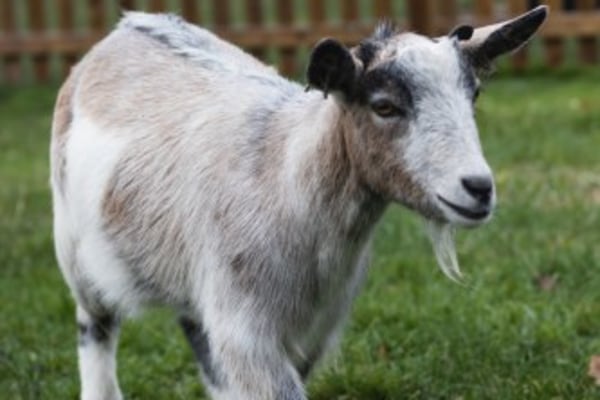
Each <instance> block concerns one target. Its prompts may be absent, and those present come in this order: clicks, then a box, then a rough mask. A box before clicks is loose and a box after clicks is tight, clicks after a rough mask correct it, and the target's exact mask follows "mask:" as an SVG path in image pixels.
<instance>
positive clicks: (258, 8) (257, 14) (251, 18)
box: [246, 0, 265, 60]
mask: <svg viewBox="0 0 600 400" xmlns="http://www.w3.org/2000/svg"><path fill="white" fill-rule="evenodd" d="M263 22H264V17H263V8H262V2H261V0H246V26H248V27H250V28H251V29H260V27H261V25H262V24H263ZM249 50H250V52H251V53H252V54H253V55H254V56H255V57H257V58H259V59H261V60H264V59H265V48H264V47H254V48H251V49H249Z"/></svg>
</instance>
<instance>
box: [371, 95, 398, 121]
mask: <svg viewBox="0 0 600 400" xmlns="http://www.w3.org/2000/svg"><path fill="white" fill-rule="evenodd" d="M371 109H372V110H373V112H374V113H375V114H377V115H379V116H380V117H382V118H390V117H400V116H404V115H405V114H406V112H405V111H404V110H403V109H401V108H399V107H397V106H396V105H395V104H394V103H392V102H391V101H389V100H383V99H382V100H377V101H374V102H373V103H371Z"/></svg>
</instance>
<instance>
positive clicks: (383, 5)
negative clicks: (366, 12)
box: [373, 0, 393, 19]
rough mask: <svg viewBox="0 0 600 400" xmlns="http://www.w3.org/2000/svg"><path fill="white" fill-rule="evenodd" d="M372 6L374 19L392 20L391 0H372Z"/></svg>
mask: <svg viewBox="0 0 600 400" xmlns="http://www.w3.org/2000/svg"><path fill="white" fill-rule="evenodd" d="M373 6H374V7H375V9H374V10H373V11H374V12H373V14H374V15H375V17H376V18H378V19H381V18H389V19H392V17H393V15H392V13H393V12H392V0H374V1H373Z"/></svg>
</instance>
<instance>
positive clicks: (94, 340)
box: [77, 305, 123, 400]
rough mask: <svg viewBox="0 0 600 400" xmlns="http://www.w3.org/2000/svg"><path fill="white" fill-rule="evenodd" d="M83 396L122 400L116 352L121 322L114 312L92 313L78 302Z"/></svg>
mask: <svg viewBox="0 0 600 400" xmlns="http://www.w3.org/2000/svg"><path fill="white" fill-rule="evenodd" d="M77 326H78V328H79V343H78V354H79V373H80V379H81V399H82V400H121V399H122V398H123V396H122V395H121V390H120V389H119V384H118V381H117V371H116V369H117V365H116V352H117V341H118V335H119V322H118V319H117V318H116V317H115V315H114V314H112V313H94V314H93V313H90V312H88V311H86V310H85V309H84V308H83V307H81V306H80V305H78V306H77Z"/></svg>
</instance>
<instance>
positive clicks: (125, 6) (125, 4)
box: [119, 0, 135, 10]
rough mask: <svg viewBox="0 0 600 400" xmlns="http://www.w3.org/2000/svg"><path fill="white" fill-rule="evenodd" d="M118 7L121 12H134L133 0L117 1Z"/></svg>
mask: <svg viewBox="0 0 600 400" xmlns="http://www.w3.org/2000/svg"><path fill="white" fill-rule="evenodd" d="M119 7H121V9H122V10H135V0H119Z"/></svg>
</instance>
